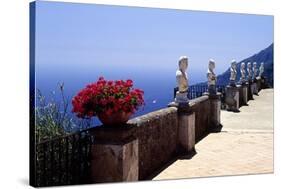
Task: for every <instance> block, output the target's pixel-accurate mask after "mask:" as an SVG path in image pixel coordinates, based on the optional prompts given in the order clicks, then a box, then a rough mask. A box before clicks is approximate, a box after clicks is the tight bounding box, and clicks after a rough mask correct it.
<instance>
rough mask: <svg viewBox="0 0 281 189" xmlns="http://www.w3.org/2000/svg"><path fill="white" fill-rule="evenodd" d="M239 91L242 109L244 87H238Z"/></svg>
mask: <svg viewBox="0 0 281 189" xmlns="http://www.w3.org/2000/svg"><path fill="white" fill-rule="evenodd" d="M237 88H238V91H239V107H241V106H242V105H243V104H244V103H243V88H242V85H237Z"/></svg>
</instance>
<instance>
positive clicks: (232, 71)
mask: <svg viewBox="0 0 281 189" xmlns="http://www.w3.org/2000/svg"><path fill="white" fill-rule="evenodd" d="M236 75H237V71H236V60H232V61H231V67H230V78H229V80H230V86H233V87H235V86H236V84H235V80H236Z"/></svg>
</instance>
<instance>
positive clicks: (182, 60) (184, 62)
mask: <svg viewBox="0 0 281 189" xmlns="http://www.w3.org/2000/svg"><path fill="white" fill-rule="evenodd" d="M187 67H188V58H187V57H186V56H181V57H180V58H179V69H180V70H181V71H183V72H185V71H186V69H187Z"/></svg>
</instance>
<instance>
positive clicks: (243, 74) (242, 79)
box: [240, 62, 246, 84]
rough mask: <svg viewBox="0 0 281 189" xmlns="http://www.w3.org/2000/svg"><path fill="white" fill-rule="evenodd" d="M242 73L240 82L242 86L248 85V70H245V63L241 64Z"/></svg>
mask: <svg viewBox="0 0 281 189" xmlns="http://www.w3.org/2000/svg"><path fill="white" fill-rule="evenodd" d="M240 73H241V78H240V82H241V84H245V83H246V70H245V63H244V62H242V63H241V66H240Z"/></svg>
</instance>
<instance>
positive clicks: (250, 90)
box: [248, 80, 254, 100]
mask: <svg viewBox="0 0 281 189" xmlns="http://www.w3.org/2000/svg"><path fill="white" fill-rule="evenodd" d="M253 99H254V98H253V91H252V81H251V80H249V81H248V100H253Z"/></svg>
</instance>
